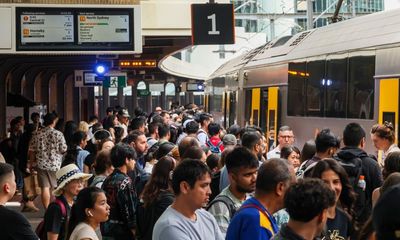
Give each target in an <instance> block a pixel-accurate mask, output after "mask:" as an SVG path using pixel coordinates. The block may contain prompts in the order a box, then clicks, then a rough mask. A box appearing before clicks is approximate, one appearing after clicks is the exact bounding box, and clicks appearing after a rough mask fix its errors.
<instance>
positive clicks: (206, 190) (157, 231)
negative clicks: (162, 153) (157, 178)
mask: <svg viewBox="0 0 400 240" xmlns="http://www.w3.org/2000/svg"><path fill="white" fill-rule="evenodd" d="M210 183H211V172H210V170H209V169H208V167H207V166H206V165H205V164H204V163H203V162H201V161H199V160H196V159H186V160H183V161H182V162H181V163H180V164H179V165H178V166H177V167H176V168H175V170H174V172H173V175H172V189H173V191H174V193H175V200H174V202H173V203H172V205H171V206H169V207H168V208H167V209H166V210H165V211H164V213H163V214H162V215H161V217H160V218H159V219H158V220H157V222H156V224H155V226H154V230H153V240H164V239H191V240H201V239H207V240H212V239H216V240H222V239H223V237H222V234H221V232H220V230H219V227H218V224H217V222H216V221H215V218H214V217H213V216H212V215H211V214H210V213H209V212H207V211H206V210H204V209H202V208H203V207H204V206H205V205H206V204H207V202H208V199H209V197H210V194H211V189H210Z"/></svg>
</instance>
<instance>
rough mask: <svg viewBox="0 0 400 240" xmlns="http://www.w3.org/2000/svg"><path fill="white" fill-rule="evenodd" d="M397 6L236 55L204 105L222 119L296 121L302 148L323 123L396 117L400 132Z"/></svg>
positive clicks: (337, 129) (212, 82) (272, 126)
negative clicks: (394, 8)
mask: <svg viewBox="0 0 400 240" xmlns="http://www.w3.org/2000/svg"><path fill="white" fill-rule="evenodd" d="M399 15H400V9H396V10H392V11H386V12H379V13H374V14H370V15H367V16H363V17H358V18H354V19H350V20H347V21H343V22H339V23H335V24H331V25H329V26H326V27H322V28H317V29H313V30H310V31H305V32H301V33H299V34H296V35H294V36H285V37H282V38H280V39H277V40H274V41H271V42H268V43H266V44H265V45H263V46H261V47H258V48H256V49H254V50H252V51H250V52H248V53H246V54H244V55H241V56H239V57H236V58H234V59H232V60H230V61H228V62H227V63H225V64H224V65H222V66H221V67H220V68H219V69H217V70H216V71H215V72H214V73H213V74H212V75H211V77H210V78H209V79H208V80H207V81H206V89H205V105H206V109H207V110H208V111H209V112H210V113H212V114H213V116H214V119H215V120H216V121H218V122H220V123H221V124H222V125H223V126H225V127H229V126H230V125H232V124H234V123H236V124H239V125H241V126H245V125H252V124H254V125H258V126H260V127H262V128H263V129H264V130H265V131H266V132H267V133H270V134H271V135H274V137H275V138H276V129H278V128H279V126H282V125H288V126H290V127H292V128H293V130H294V133H295V135H296V145H297V146H299V147H302V146H303V144H304V142H305V141H307V140H308V139H312V138H314V136H315V134H316V133H317V132H318V130H320V129H322V128H325V127H329V128H330V129H331V130H332V131H333V132H334V133H335V134H337V135H338V136H341V135H342V131H343V128H344V126H345V125H346V124H348V123H350V122H358V123H360V124H361V125H362V126H363V127H364V128H365V130H366V132H367V147H366V151H367V152H369V153H374V151H375V149H374V146H373V145H372V142H371V140H370V137H369V131H370V129H371V127H372V125H373V124H375V123H378V122H379V123H381V122H383V121H391V122H393V124H394V126H395V129H396V136H398V132H399V131H398V126H399V125H398V122H399V77H400V31H399V29H400V18H399V17H398V16H399Z"/></svg>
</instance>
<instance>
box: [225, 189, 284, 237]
mask: <svg viewBox="0 0 400 240" xmlns="http://www.w3.org/2000/svg"><path fill="white" fill-rule="evenodd" d="M247 205H256V206H257V207H258V208H259V209H261V210H262V212H261V211H260V210H258V209H257V208H255V207H245V206H247ZM277 232H278V226H277V224H276V221H275V219H274V217H273V216H272V215H271V214H270V213H269V212H268V211H267V209H265V207H264V206H263V205H262V204H261V203H260V202H259V201H258V200H257V199H256V198H254V197H252V198H250V199H248V200H246V201H245V202H244V203H243V205H242V207H241V209H239V211H238V212H236V214H235V216H234V217H233V219H232V220H231V223H230V224H229V227H228V232H227V233H226V239H229V240H236V239H238V240H239V239H243V240H244V239H246V240H247V239H254V240H257V239H259V240H268V239H271V237H272V236H274V235H275V234H276V233H277Z"/></svg>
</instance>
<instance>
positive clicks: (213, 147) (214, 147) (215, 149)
mask: <svg viewBox="0 0 400 240" xmlns="http://www.w3.org/2000/svg"><path fill="white" fill-rule="evenodd" d="M222 144H223V142H222V141H219V142H218V143H217V145H214V144H212V142H211V141H210V140H207V146H208V147H209V148H210V151H211V152H212V153H216V154H220V153H221V149H220V148H219V147H220V146H221V145H222Z"/></svg>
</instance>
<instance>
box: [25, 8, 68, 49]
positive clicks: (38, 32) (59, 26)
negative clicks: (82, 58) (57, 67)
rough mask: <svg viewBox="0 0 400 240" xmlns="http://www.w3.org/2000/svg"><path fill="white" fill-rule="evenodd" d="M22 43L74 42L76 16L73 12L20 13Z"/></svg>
mask: <svg viewBox="0 0 400 240" xmlns="http://www.w3.org/2000/svg"><path fill="white" fill-rule="evenodd" d="M20 18H21V29H20V30H21V33H20V34H21V43H22V44H26V43H40V42H46V43H52V42H54V43H55V42H71V43H72V42H74V16H73V15H72V13H71V12H59V13H58V14H56V15H49V14H45V13H43V12H42V13H40V14H38V13H36V14H29V12H27V13H25V14H21V15H20Z"/></svg>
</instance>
